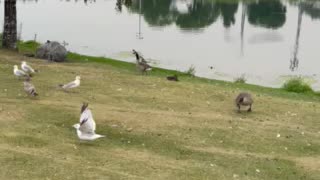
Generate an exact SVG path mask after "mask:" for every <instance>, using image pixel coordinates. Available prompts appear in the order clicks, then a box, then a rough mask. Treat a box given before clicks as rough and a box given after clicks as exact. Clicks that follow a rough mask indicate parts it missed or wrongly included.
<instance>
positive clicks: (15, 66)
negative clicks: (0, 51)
mask: <svg viewBox="0 0 320 180" xmlns="http://www.w3.org/2000/svg"><path fill="white" fill-rule="evenodd" d="M13 68H14V69H13V74H14V75H15V76H17V77H18V78H20V77H29V75H28V74H26V73H25V72H24V71H21V70H20V69H18V66H17V65H14V66H13Z"/></svg>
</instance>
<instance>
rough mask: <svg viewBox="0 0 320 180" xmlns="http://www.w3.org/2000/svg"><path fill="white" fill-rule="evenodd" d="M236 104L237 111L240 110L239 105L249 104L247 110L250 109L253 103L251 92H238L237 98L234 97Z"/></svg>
mask: <svg viewBox="0 0 320 180" xmlns="http://www.w3.org/2000/svg"><path fill="white" fill-rule="evenodd" d="M235 101H236V105H237V107H238V112H240V108H241V106H249V109H248V110H247V111H248V112H251V111H252V109H251V108H252V104H253V99H252V96H251V94H249V93H246V92H242V93H240V94H239V95H238V96H237V98H236V100H235Z"/></svg>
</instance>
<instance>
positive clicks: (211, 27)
mask: <svg viewBox="0 0 320 180" xmlns="http://www.w3.org/2000/svg"><path fill="white" fill-rule="evenodd" d="M17 12H18V27H19V28H18V31H19V32H21V38H22V39H23V40H30V39H34V38H35V34H36V40H37V41H39V42H45V41H46V40H56V41H59V42H67V43H68V45H67V46H66V47H67V48H68V50H70V51H75V52H78V53H82V54H87V55H95V56H107V57H112V58H117V59H121V60H124V61H129V62H134V61H135V59H134V56H133V55H131V53H130V52H131V50H132V49H136V50H138V51H140V52H141V53H142V54H143V56H144V57H145V58H146V59H148V60H150V61H151V63H152V64H153V65H155V66H158V67H163V68H169V69H174V70H181V71H186V70H187V69H188V68H189V67H190V66H191V65H194V66H195V68H196V74H197V75H198V76H202V77H208V78H212V79H221V80H228V81H233V80H234V79H235V78H237V77H240V76H245V78H246V79H247V82H248V83H252V84H258V85H264V86H270V87H279V86H281V85H282V83H283V82H284V81H285V80H286V79H288V78H289V77H291V76H302V77H304V78H306V79H307V80H308V81H309V82H310V83H312V85H313V87H314V88H315V89H320V48H319V42H320V35H319V34H320V2H314V3H307V2H301V3H299V4H298V3H289V2H287V1H277V0H269V1H255V2H254V3H242V2H236V1H234V3H222V2H215V1H214V0H141V6H140V0H119V1H117V0H96V1H94V0H92V1H90V0H88V1H83V0H82V1H81V0H69V1H68V0H65V1H63V0H38V1H33V0H29V1H28V0H25V1H23V0H20V1H19V0H18V4H17ZM0 25H1V26H0V28H2V26H3V0H0Z"/></svg>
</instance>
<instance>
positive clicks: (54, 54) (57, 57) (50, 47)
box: [36, 41, 68, 62]
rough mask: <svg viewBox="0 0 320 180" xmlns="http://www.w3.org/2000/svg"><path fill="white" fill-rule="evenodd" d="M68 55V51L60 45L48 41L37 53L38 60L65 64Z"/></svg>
mask: <svg viewBox="0 0 320 180" xmlns="http://www.w3.org/2000/svg"><path fill="white" fill-rule="evenodd" d="M67 54H68V51H67V49H66V48H65V47H64V46H62V45H61V44H60V43H58V42H55V41H47V42H46V43H45V44H43V45H41V46H40V47H39V48H38V49H37V51H36V57H37V58H40V59H47V60H49V61H55V62H64V61H65V60H66V57H67Z"/></svg>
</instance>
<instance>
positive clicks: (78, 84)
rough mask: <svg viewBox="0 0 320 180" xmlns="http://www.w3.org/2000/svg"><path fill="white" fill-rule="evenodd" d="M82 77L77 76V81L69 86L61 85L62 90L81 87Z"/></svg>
mask: <svg viewBox="0 0 320 180" xmlns="http://www.w3.org/2000/svg"><path fill="white" fill-rule="evenodd" d="M80 79H81V78H80V76H76V79H75V80H74V81H72V82H70V83H68V84H61V85H59V86H60V87H61V88H62V89H64V90H67V89H72V88H76V87H79V86H80Z"/></svg>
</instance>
